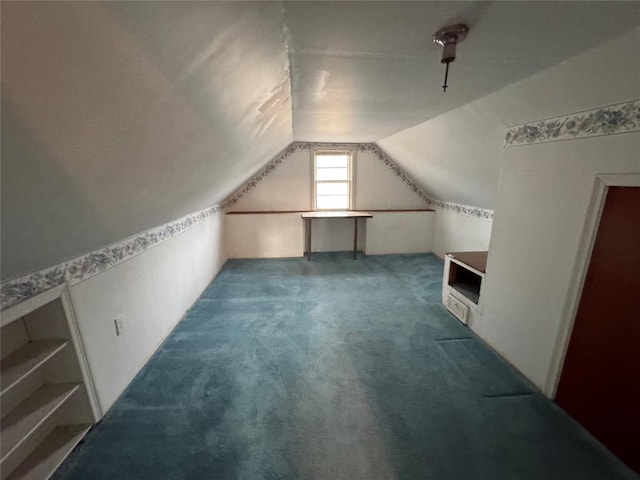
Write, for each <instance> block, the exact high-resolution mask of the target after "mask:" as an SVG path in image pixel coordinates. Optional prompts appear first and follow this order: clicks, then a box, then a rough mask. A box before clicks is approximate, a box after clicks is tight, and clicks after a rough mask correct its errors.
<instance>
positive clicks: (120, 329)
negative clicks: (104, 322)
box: [113, 314, 124, 337]
mask: <svg viewBox="0 0 640 480" xmlns="http://www.w3.org/2000/svg"><path fill="white" fill-rule="evenodd" d="M113 325H114V326H115V327H116V336H117V337H119V336H120V335H122V334H123V333H124V318H123V316H122V314H120V315H118V316H117V317H115V318H114V319H113Z"/></svg>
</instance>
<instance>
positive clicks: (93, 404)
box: [0, 289, 101, 480]
mask: <svg viewBox="0 0 640 480" xmlns="http://www.w3.org/2000/svg"><path fill="white" fill-rule="evenodd" d="M57 294H58V295H57V296H56V295H53V296H52V295H51V293H47V294H46V295H45V294H43V295H42V296H40V298H38V297H35V298H34V299H31V300H29V303H28V304H27V305H17V306H16V307H12V308H11V309H7V310H6V311H3V312H2V331H1V332H0V339H1V342H2V345H1V347H2V350H1V354H2V357H1V361H0V371H1V376H0V412H1V414H0V415H1V420H0V435H1V437H2V441H1V443H0V478H1V479H2V480H5V479H7V480H17V479H29V480H40V479H46V478H49V476H50V475H51V474H52V473H53V472H54V471H55V470H56V468H58V466H59V465H60V464H61V463H62V461H63V460H64V458H65V457H66V456H67V455H68V454H69V453H70V452H71V450H73V448H74V447H75V446H76V445H77V444H78V442H79V441H80V440H81V439H82V437H83V436H84V434H85V433H86V432H87V431H88V430H89V429H90V428H91V426H92V425H93V424H94V423H95V422H96V421H98V420H99V418H100V416H101V412H100V409H99V406H98V403H97V400H96V397H95V391H94V389H93V385H92V382H91V378H90V374H89V370H88V368H87V364H86V359H85V357H84V353H83V352H84V351H83V349H82V346H81V344H80V338H79V335H78V332H77V327H76V325H75V321H74V319H73V318H72V317H73V312H72V309H71V308H70V302H69V300H68V297H67V296H66V291H65V290H64V289H59V290H58V292H57ZM70 317H71V318H70Z"/></svg>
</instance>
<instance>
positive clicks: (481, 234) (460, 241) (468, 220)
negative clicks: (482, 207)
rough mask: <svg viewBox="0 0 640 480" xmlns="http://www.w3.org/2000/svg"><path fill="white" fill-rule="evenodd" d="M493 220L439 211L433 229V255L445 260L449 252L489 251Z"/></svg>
mask: <svg viewBox="0 0 640 480" xmlns="http://www.w3.org/2000/svg"><path fill="white" fill-rule="evenodd" d="M491 225H492V221H491V220H484V219H481V218H476V217H469V216H467V215H462V214H459V213H455V212H451V211H449V210H438V211H437V213H436V218H435V225H434V227H433V253H435V254H436V255H438V256H439V257H440V258H444V255H445V253H447V252H464V251H476V250H488V249H489V239H490V237H491Z"/></svg>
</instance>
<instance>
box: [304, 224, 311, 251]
mask: <svg viewBox="0 0 640 480" xmlns="http://www.w3.org/2000/svg"><path fill="white" fill-rule="evenodd" d="M305 223H306V225H307V241H306V244H307V261H309V262H310V261H311V219H310V218H305Z"/></svg>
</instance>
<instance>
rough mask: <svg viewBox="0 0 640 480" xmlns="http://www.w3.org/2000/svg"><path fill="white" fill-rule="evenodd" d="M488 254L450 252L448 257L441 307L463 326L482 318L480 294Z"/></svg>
mask: <svg viewBox="0 0 640 480" xmlns="http://www.w3.org/2000/svg"><path fill="white" fill-rule="evenodd" d="M487 254H488V252H485V251H482V252H450V253H447V254H446V255H445V260H444V276H443V282H442V303H443V304H444V305H445V307H446V308H447V309H448V310H449V311H450V312H451V313H453V314H454V315H455V316H456V317H457V318H458V319H459V320H460V321H461V322H462V323H464V324H467V323H469V322H473V320H475V319H476V318H478V317H479V315H480V308H479V303H480V292H481V289H482V281H483V279H484V275H485V269H486V265H487Z"/></svg>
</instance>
